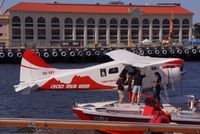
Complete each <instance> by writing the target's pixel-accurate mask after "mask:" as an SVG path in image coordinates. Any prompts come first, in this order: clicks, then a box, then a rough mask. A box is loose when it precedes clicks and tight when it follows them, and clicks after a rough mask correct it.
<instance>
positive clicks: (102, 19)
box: [99, 18, 106, 28]
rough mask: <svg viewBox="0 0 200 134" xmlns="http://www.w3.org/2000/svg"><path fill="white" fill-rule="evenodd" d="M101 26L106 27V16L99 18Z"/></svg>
mask: <svg viewBox="0 0 200 134" xmlns="http://www.w3.org/2000/svg"><path fill="white" fill-rule="evenodd" d="M99 28H106V20H105V19H104V18H101V19H100V20H99Z"/></svg>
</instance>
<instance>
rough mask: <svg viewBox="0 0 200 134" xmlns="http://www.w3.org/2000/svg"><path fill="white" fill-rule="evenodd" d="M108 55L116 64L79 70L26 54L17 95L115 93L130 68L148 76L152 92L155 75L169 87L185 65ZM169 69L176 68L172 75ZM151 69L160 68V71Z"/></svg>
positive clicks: (116, 53) (122, 54) (146, 83)
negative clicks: (24, 93) (153, 67)
mask: <svg viewBox="0 0 200 134" xmlns="http://www.w3.org/2000/svg"><path fill="white" fill-rule="evenodd" d="M107 55H108V56H110V57H111V58H112V59H113V60H114V61H110V62H107V63H103V64H99V65H94V66H90V67H86V68H80V69H57V68H53V67H51V66H50V65H48V64H47V63H45V62H44V61H43V59H42V58H40V57H39V56H38V55H37V54H36V53H35V52H34V51H31V50H26V51H25V52H24V54H23V57H22V61H21V67H20V83H19V84H18V85H15V86H14V88H15V91H16V92H19V91H28V92H29V91H31V90H102V89H103V90H105V89H106V90H110V89H116V88H117V85H116V81H117V79H118V77H119V76H120V75H121V74H122V72H123V73H124V72H125V73H130V70H129V69H128V68H127V67H131V68H132V70H133V68H134V67H136V68H138V69H140V70H141V71H143V72H144V73H145V74H147V75H148V76H149V77H146V78H145V80H144V88H149V87H151V86H152V79H153V77H154V73H155V71H156V72H160V73H161V74H162V76H163V81H164V83H170V82H171V81H169V80H168V79H169V78H179V76H180V65H181V64H182V63H183V60H181V59H173V58H151V57H147V56H139V55H136V54H134V53H131V52H129V51H126V50H115V51H111V52H109V53H107ZM166 65H167V67H166V68H165V69H164V68H163V67H164V66H166ZM169 65H170V66H173V67H174V68H173V69H171V70H170V71H169V70H168V69H169ZM151 66H157V67H156V68H157V69H152V68H151ZM148 67H150V68H148ZM124 70H125V71H124ZM177 80H178V79H177ZM173 82H174V81H173ZM168 85H170V84H168Z"/></svg>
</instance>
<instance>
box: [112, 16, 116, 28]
mask: <svg viewBox="0 0 200 134" xmlns="http://www.w3.org/2000/svg"><path fill="white" fill-rule="evenodd" d="M110 28H117V20H116V19H115V18H113V19H111V20H110Z"/></svg>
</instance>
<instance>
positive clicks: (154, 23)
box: [153, 19, 160, 28]
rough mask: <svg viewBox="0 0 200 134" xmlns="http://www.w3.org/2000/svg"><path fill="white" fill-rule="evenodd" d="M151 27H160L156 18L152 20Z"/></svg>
mask: <svg viewBox="0 0 200 134" xmlns="http://www.w3.org/2000/svg"><path fill="white" fill-rule="evenodd" d="M153 28H160V21H159V20H158V19H154V20H153Z"/></svg>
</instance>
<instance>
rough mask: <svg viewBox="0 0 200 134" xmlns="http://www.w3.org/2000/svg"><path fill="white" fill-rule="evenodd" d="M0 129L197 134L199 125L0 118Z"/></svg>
mask: <svg viewBox="0 0 200 134" xmlns="http://www.w3.org/2000/svg"><path fill="white" fill-rule="evenodd" d="M0 127H18V128H23V127H31V128H34V129H62V131H63V129H82V130H114V131H124V132H125V131H144V132H177V133H190V134H199V133H200V126H199V125H190V124H154V123H138V122H116V121H115V122H114V121H87V120H85V121H81V120H59V119H33V118H0Z"/></svg>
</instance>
